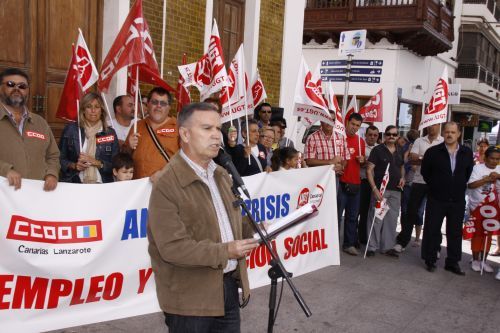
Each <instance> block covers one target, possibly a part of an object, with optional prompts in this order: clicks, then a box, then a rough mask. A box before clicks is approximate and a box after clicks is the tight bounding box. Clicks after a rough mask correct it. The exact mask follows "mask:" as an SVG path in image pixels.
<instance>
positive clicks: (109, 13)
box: [101, 0, 130, 111]
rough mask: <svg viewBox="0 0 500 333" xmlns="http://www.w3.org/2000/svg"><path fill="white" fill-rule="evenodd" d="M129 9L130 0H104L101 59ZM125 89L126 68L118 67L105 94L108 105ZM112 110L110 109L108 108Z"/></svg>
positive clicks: (111, 43)
mask: <svg viewBox="0 0 500 333" xmlns="http://www.w3.org/2000/svg"><path fill="white" fill-rule="evenodd" d="M129 9H130V0H104V12H103V20H102V21H103V32H102V50H101V52H102V53H101V59H102V60H103V61H104V58H105V57H106V55H107V54H108V51H109V49H110V48H111V45H113V42H114V41H115V38H116V35H118V32H119V31H120V28H121V26H122V24H123V22H124V21H125V19H126V18H127V15H128V12H129ZM126 90H127V69H126V68H122V69H120V70H119V71H118V72H117V74H116V75H115V76H114V78H113V79H112V80H111V84H110V87H109V91H108V93H107V94H106V95H105V97H106V101H107V102H108V105H109V107H110V108H111V107H112V105H113V99H114V98H115V97H116V96H118V95H123V94H125V93H126ZM110 111H112V110H110Z"/></svg>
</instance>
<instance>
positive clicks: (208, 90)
mask: <svg viewBox="0 0 500 333" xmlns="http://www.w3.org/2000/svg"><path fill="white" fill-rule="evenodd" d="M178 68H179V73H180V74H181V75H182V77H183V78H184V81H185V83H184V86H185V87H189V86H195V87H196V88H197V89H198V90H199V91H200V98H201V100H202V101H203V100H205V99H207V98H208V97H210V95H212V94H213V93H216V92H219V91H221V90H223V89H225V87H226V86H227V85H228V84H229V83H228V78H227V71H226V67H225V65H224V55H223V54H222V44H221V41H220V37H219V29H218V28H217V22H216V21H215V20H214V25H213V27H212V35H211V36H210V43H209V45H208V51H207V53H205V54H204V55H203V57H201V59H200V60H198V61H197V62H195V63H191V64H187V65H183V66H178Z"/></svg>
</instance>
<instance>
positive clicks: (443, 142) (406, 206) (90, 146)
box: [0, 68, 500, 327]
mask: <svg viewBox="0 0 500 333" xmlns="http://www.w3.org/2000/svg"><path fill="white" fill-rule="evenodd" d="M0 82H1V86H0V102H1V107H0V175H1V176H3V177H6V178H7V180H8V183H9V185H11V186H14V187H15V189H19V188H20V187H21V183H22V179H23V178H28V179H38V180H43V181H44V185H43V187H44V190H45V191H52V190H54V189H56V187H57V183H58V181H62V182H71V183H84V184H95V183H109V182H113V181H124V180H130V179H139V178H144V177H150V179H151V181H152V182H153V183H155V184H163V185H162V186H163V188H169V190H168V191H170V192H172V191H173V192H172V195H173V196H176V197H179V198H181V199H183V198H184V199H185V194H183V193H178V192H176V191H175V189H172V188H170V187H171V186H183V187H186V186H187V185H188V183H189V181H190V180H189V179H190V178H189V177H187V179H171V180H167V179H166V177H167V175H168V174H172V175H175V174H177V173H181V172H182V174H184V172H186V170H191V171H189V172H192V170H194V172H195V173H192V174H190V173H189V172H188V173H187V174H189V175H195V174H196V175H197V177H199V179H201V180H202V181H203V183H205V184H206V185H207V186H208V187H209V189H210V194H211V200H212V201H213V202H214V205H216V213H217V214H216V215H214V219H216V220H218V221H219V223H220V225H221V230H222V229H224V230H226V232H227V234H224V233H223V235H222V236H223V237H222V241H223V243H224V244H226V243H228V244H230V245H229V247H228V248H224V249H221V248H215V249H214V248H212V247H209V246H208V247H206V248H205V247H204V246H201V245H200V247H199V253H198V252H197V253H198V254H199V255H200V256H201V255H202V254H203V253H204V251H208V252H207V253H209V252H210V251H213V254H214V257H216V258H217V260H215V261H213V262H211V263H210V264H208V265H209V266H214V265H215V266H217V267H225V268H224V277H225V276H226V275H225V274H226V271H227V272H234V271H235V267H236V266H237V265H238V267H240V268H241V267H244V264H243V262H244V260H241V259H242V256H244V255H246V254H247V253H248V252H249V251H250V250H251V249H252V248H254V247H255V246H256V244H255V243H254V242H252V241H250V240H245V239H242V236H243V235H251V233H250V232H249V231H246V230H243V231H242V230H241V229H235V226H234V225H235V223H234V222H233V221H232V220H231V219H232V218H234V216H240V217H238V218H241V215H240V214H235V213H234V212H233V211H227V209H224V205H223V204H222V203H223V202H225V201H227V200H225V199H224V198H225V196H228V195H229V194H228V193H230V192H228V190H227V188H226V185H223V183H224V182H223V178H220V177H222V176H220V175H219V174H218V173H217V171H216V170H217V167H216V166H215V164H214V163H213V162H211V161H212V159H214V160H215V162H217V158H216V157H217V152H218V151H219V149H220V148H221V147H222V148H223V149H224V150H225V151H226V152H227V153H229V155H230V156H231V158H232V161H233V163H234V165H235V166H236V169H237V170H238V172H239V173H240V175H241V176H250V175H254V174H258V173H261V172H274V171H282V170H289V169H294V168H300V167H315V166H322V165H330V166H331V169H332V172H334V173H335V175H336V183H337V208H338V216H337V218H338V222H339V230H343V237H342V239H343V244H342V249H343V251H344V252H346V253H347V254H349V255H353V256H357V255H359V254H360V249H361V247H362V246H363V245H365V246H366V256H367V257H373V256H375V255H377V253H380V254H384V255H387V256H390V257H393V258H397V257H399V256H400V255H401V254H402V252H403V250H404V249H405V248H406V247H407V246H409V244H410V243H411V239H412V233H413V230H414V228H415V232H416V237H415V239H414V241H413V243H412V246H420V247H421V257H422V259H423V261H424V264H425V268H426V269H427V270H428V271H429V272H434V271H435V270H436V261H437V260H438V259H439V258H440V252H441V242H442V238H443V237H442V233H441V228H442V223H443V220H444V218H446V238H447V256H446V259H445V269H446V270H448V271H450V272H452V273H455V274H457V275H464V274H465V273H464V271H463V270H462V268H461V267H460V265H459V262H460V261H461V256H462V226H463V223H464V221H465V220H466V216H470V215H471V214H473V213H474V212H475V210H476V208H477V207H478V205H480V204H481V203H482V202H483V200H484V198H485V196H486V195H487V194H488V193H497V192H500V166H499V163H500V149H498V148H497V147H495V146H490V145H489V143H488V141H487V140H485V139H483V140H480V141H479V142H478V150H477V152H476V153H475V154H473V152H472V151H471V150H470V149H469V148H468V147H466V146H464V145H462V144H459V138H460V135H461V129H460V126H459V125H458V124H457V123H455V122H448V123H446V124H444V125H443V126H442V124H436V125H432V126H430V127H428V128H427V129H426V135H425V136H422V137H420V135H419V132H418V131H414V130H412V131H410V132H408V133H407V135H406V137H403V136H400V132H399V130H398V128H397V127H396V126H393V125H390V126H387V127H386V128H385V130H384V131H383V133H382V135H381V134H380V133H379V129H378V128H377V127H375V126H373V125H370V126H368V127H366V128H365V134H364V138H362V137H361V136H360V135H359V134H358V131H359V129H360V128H361V125H362V123H363V118H362V117H361V116H360V115H359V114H357V113H352V114H351V115H350V116H349V117H348V119H347V122H346V124H345V132H346V135H345V136H342V135H339V134H338V133H336V132H335V131H334V130H333V127H332V126H331V125H329V124H327V123H323V122H322V123H321V126H320V127H319V129H318V130H317V131H315V132H314V133H312V134H310V135H309V136H308V137H307V139H306V143H305V148H304V152H303V155H302V156H301V153H300V152H299V151H297V150H296V149H295V148H294V142H293V141H292V140H290V139H289V138H287V137H285V129H286V121H285V120H284V119H283V118H281V117H277V116H276V115H273V108H272V107H271V105H270V104H268V103H262V104H260V105H259V106H258V107H257V108H256V112H255V116H254V117H249V119H248V120H243V121H241V122H239V121H236V122H234V123H226V124H223V125H221V124H220V117H219V118H217V116H216V115H215V112H217V113H219V114H220V112H221V105H220V102H219V100H218V99H217V98H210V99H209V100H206V101H205V103H195V104H191V105H188V106H186V107H185V108H184V110H183V111H181V113H180V114H179V115H177V116H175V115H174V114H172V112H171V110H170V108H171V105H172V96H171V95H170V93H169V92H168V91H167V90H165V89H163V88H160V87H155V88H153V89H152V90H151V91H150V92H149V94H148V95H147V98H146V100H145V101H144V104H143V107H144V110H143V112H141V113H140V115H142V114H144V117H141V118H142V119H140V120H138V121H137V122H135V119H134V100H133V98H132V97H131V96H128V95H123V96H118V97H116V98H115V99H114V102H113V111H114V112H113V114H114V119H112V121H110V119H107V117H106V112H105V111H106V110H105V104H104V101H103V100H102V98H101V96H100V95H98V94H96V93H93V92H90V93H87V94H86V95H85V96H83V98H82V99H81V101H80V109H79V110H78V114H79V117H78V119H79V121H78V122H73V123H68V124H67V125H66V126H65V128H64V130H63V132H62V135H61V137H60V140H59V142H58V143H57V142H56V139H55V137H54V135H53V133H52V131H51V129H50V127H49V126H48V124H47V122H46V121H45V120H44V119H43V118H42V117H40V116H39V115H37V114H34V113H32V112H29V110H28V108H27V103H28V97H29V87H30V83H29V77H28V75H27V74H26V73H24V72H23V71H21V70H19V69H16V68H8V69H6V70H4V71H3V72H1V73H0ZM201 111H203V112H204V113H203V116H202V114H201V113H200V112H201ZM332 118H335V116H334V114H333V112H332ZM111 124H113V125H111ZM221 130H222V131H221ZM441 131H442V133H443V135H441ZM221 132H222V134H221ZM179 156H180V157H179ZM182 161H184V162H182ZM167 164H168V165H170V164H171V165H172V167H171V168H165V166H166V165H167ZM174 166H177V167H174ZM175 168H178V169H175ZM387 173H388V175H389V178H388V180H387V181H386V183H385V185H384V186H385V191H382V190H381V185H382V183H383V182H384V178H385V175H386V174H387ZM214 177H215V178H214ZM214 179H215V180H214ZM179 182H180V184H177V183H179ZM224 184H225V183H224ZM158 186H160V185H158ZM155 191H156V190H155ZM200 191H201V189H200V188H196V189H193V193H192V195H193V197H198V196H199V197H200V198H202V197H203V196H204V195H206V192H204V191H201V192H200ZM154 193H156V192H154ZM155 195H157V196H164V195H165V193H163V192H162V193H156V194H155ZM466 197H467V198H468V202H467V207H466ZM162 198H163V197H162ZM163 199H165V198H163ZM163 199H162V200H163ZM222 199H224V200H222ZM154 200H156V199H154ZM154 200H153V199H152V203H153V207H154V208H153V209H152V212H151V216H152V217H151V218H150V221H151V222H152V225H153V227H152V229H148V230H149V232H150V233H151V234H150V254H151V256H152V258H153V266H155V265H157V266H158V267H157V268H156V270H155V273H157V285H160V286H161V285H162V284H163V283H164V282H161V281H159V278H158V276H161V275H162V274H170V273H172V272H170V271H169V270H170V269H173V268H172V267H170V268H168V269H167V270H164V269H163V268H160V266H161V265H162V263H161V260H162V259H161V257H163V251H164V249H160V248H156V247H155V246H157V245H158V244H156V245H155V243H154V241H153V238H154V240H155V241H156V242H161V244H159V245H158V246H160V245H161V246H163V245H165V244H167V243H168V244H171V243H169V242H173V243H175V241H176V240H175V239H166V238H160V237H158V238H157V237H156V236H155V235H153V234H154V233H155V232H156V235H159V233H163V232H164V231H168V230H167V229H168V228H167V229H165V228H166V227H165V226H163V225H157V224H156V223H157V222H158V219H159V218H160V215H159V214H163V213H164V211H165V209H167V208H168V207H166V208H165V207H162V206H161V204H162V202H163V201H161V200H160V199H158V200H159V201H158V205H156V201H154ZM165 200H166V199H165ZM496 200H497V204H498V196H497V197H496ZM155 205H156V206H155ZM381 205H382V206H383V205H386V206H388V208H389V209H387V212H386V213H385V214H384V215H382V216H381V215H380V214H378V210H377V208H380V207H381ZM181 206H182V205H181ZM182 207H184V206H182ZM170 208H171V207H170ZM183 209H184V208H183ZM194 213H196V211H194V212H189V211H186V212H185V214H186V215H185V216H184V217H183V218H184V219H185V220H183V221H184V222H185V223H186V221H190V222H189V223H193V225H194V226H196V225H198V224H197V222H196V221H195V220H196V216H195V215H193V214H194ZM205 213H206V214H208V215H210V214H212V215H213V214H214V211H213V210H210V211H207V212H204V213H203V214H205ZM155 214H156V215H155ZM179 214H180V215H182V214H184V213H179ZM233 215H234V216H233ZM155 216H156V217H158V219H156V218H155ZM228 216H229V217H230V216H232V217H231V219H230V218H229V217H228ZM398 221H400V224H401V231H400V232H399V233H397V224H398ZM230 225H232V228H233V232H237V235H236V234H233V232H231V227H230ZM172 228H173V229H172V230H170V231H174V232H178V234H173V235H174V236H176V237H181V236H179V235H180V234H183V233H186V232H187V231H186V229H176V228H178V226H177V227H176V228H174V227H172ZM203 230H204V231H203V232H208V231H207V230H205V229H203ZM228 230H229V231H228ZM235 230H237V231H235ZM422 230H423V236H422V238H421V235H422ZM200 232H201V231H200ZM221 232H222V231H221ZM196 233H197V232H195V234H196ZM198 236H200V237H201V238H203V237H208V236H206V235H205V234H203V235H201V234H200V235H198ZM169 237H170V236H169ZM167 238H168V237H167ZM170 238H171V237H170ZM209 238H213V239H215V240H218V243H220V241H221V238H220V235H219V236H216V235H214V234H213V232H212V233H210V234H209ZM173 243H172V244H173ZM151 244H153V245H151ZM162 244H163V245H162ZM165 246H166V245H165ZM490 246H491V237H485V236H474V237H473V238H472V241H471V250H472V254H473V259H472V261H471V269H472V270H473V271H485V272H493V271H494V269H493V267H491V266H490V265H489V264H488V263H487V262H486V261H485V260H484V259H486V257H487V255H488V253H489V251H490ZM499 246H500V245H499V243H498V238H497V249H496V251H494V252H493V253H492V255H497V256H498V255H500V248H498V247H499ZM183 250H185V251H188V250H186V249H185V248H183ZM196 251H198V250H196ZM221 251H222V252H221ZM188 252H189V251H188ZM188 252H186V253H185V256H188V257H189V256H192V255H193V253H188ZM182 253H183V252H182V251H180V252H179V253H175V254H169V256H170V257H171V258H172V260H173V261H176V260H180V261H182V255H183V254H182ZM186 258H187V257H186ZM189 258H191V257H189ZM193 258H194V257H193ZM154 260H157V262H156V263H155V261H154ZM193 260H194V261H193V262H192V263H191V262H190V263H191V264H193V265H196V262H198V261H199V262H203V259H202V258H199V257H196V258H195V259H193ZM180 263H181V264H182V262H180ZM153 268H155V267H153ZM176 269H177V268H176ZM176 269H173V270H174V271H175V270H176ZM239 272H240V274H244V273H243V272H242V271H241V269H240V270H239ZM207 274H208V273H207ZM210 274H211V273H210ZM496 278H497V279H499V280H500V269H499V271H498V273H497V274H496ZM213 279H214V281H215V279H216V276H214V277H213ZM212 282H213V281H212ZM214 283H215V282H214ZM224 283H226V280H224ZM228 283H233V281H229V282H228ZM224 286H225V285H224ZM166 288H167V287H166ZM167 289H168V288H167ZM216 289H217V288H216ZM214 292H220V290H219V289H217V290H214ZM194 294H195V293H193V295H194ZM236 296H237V295H236ZM245 296H246V294H245ZM193 297H194V296H193ZM178 306H179V307H183V306H184V304H179V305H178ZM168 307H169V306H167V308H168ZM169 309H170V310H172V311H173V312H174V313H176V311H177V310H176V309H172V308H169ZM219 310H220V309H219V308H217V309H216V310H214V311H213V313H219V312H220V311H219ZM166 312H168V311H166ZM181 312H182V311H181ZM188 312H189V311H188ZM194 312H195V313H198V312H196V311H194ZM198 314H201V315H203V314H202V313H201V312H199V313H198ZM174 319H175V320H178V318H172V317H168V316H167V324H168V321H170V322H172V321H174ZM180 327H181V326H180Z"/></svg>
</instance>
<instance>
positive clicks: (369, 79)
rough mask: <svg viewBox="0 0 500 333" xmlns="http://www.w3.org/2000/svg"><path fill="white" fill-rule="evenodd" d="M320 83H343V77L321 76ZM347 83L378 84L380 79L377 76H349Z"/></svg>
mask: <svg viewBox="0 0 500 333" xmlns="http://www.w3.org/2000/svg"><path fill="white" fill-rule="evenodd" d="M321 81H334V82H343V81H345V76H336V75H323V76H321ZM349 81H351V82H361V83H380V77H379V76H351V77H350V79H349Z"/></svg>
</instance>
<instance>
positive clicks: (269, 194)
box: [0, 166, 339, 332]
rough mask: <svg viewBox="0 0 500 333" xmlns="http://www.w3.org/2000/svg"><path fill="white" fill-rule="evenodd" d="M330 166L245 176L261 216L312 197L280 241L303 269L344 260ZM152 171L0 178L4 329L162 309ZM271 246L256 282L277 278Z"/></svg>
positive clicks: (252, 263)
mask: <svg viewBox="0 0 500 333" xmlns="http://www.w3.org/2000/svg"><path fill="white" fill-rule="evenodd" d="M329 169H330V168H329V167H328V166H325V167H317V168H309V169H298V170H290V171H285V172H275V173H271V174H260V175H256V176H252V177H247V178H245V182H246V184H247V187H248V188H249V191H250V193H251V195H252V198H254V199H253V200H252V201H250V202H249V203H250V207H251V208H250V209H251V212H252V214H253V215H254V216H255V217H256V219H257V220H259V221H261V220H266V221H268V222H270V223H272V222H273V221H276V220H278V219H279V218H281V217H284V216H286V215H288V214H290V213H291V212H293V211H294V210H296V209H297V207H299V206H301V205H303V204H305V203H306V202H316V203H317V205H318V206H319V214H318V215H317V216H315V217H313V218H311V219H309V220H307V221H305V222H304V223H301V224H299V225H297V226H295V227H294V228H292V229H289V230H288V231H286V232H284V234H283V235H280V236H279V237H278V238H277V239H276V240H275V241H273V246H274V247H275V248H276V249H277V250H278V253H279V255H280V257H281V258H282V259H283V262H284V265H285V267H286V269H287V270H288V271H290V272H293V273H294V276H299V275H302V274H305V273H307V272H311V271H314V270H317V269H319V268H322V267H325V266H328V265H335V264H337V265H338V264H339V244H338V231H337V218H336V200H335V193H336V191H335V182H334V181H333V180H334V178H333V173H332V172H331V171H330V170H329ZM150 192H151V185H150V183H149V180H148V179H142V180H135V181H129V182H119V183H112V184H99V185H80V184H66V183H60V184H59V185H58V187H57V189H56V190H55V191H54V192H44V191H43V190H42V182H40V181H32V180H26V179H24V180H23V184H22V188H21V189H20V190H18V191H14V189H13V187H9V186H8V185H7V181H6V179H5V178H1V177H0V212H1V214H0V249H1V250H2V254H1V256H0V322H1V323H2V331H4V332H40V331H46V330H54V329H60V328H64V327H70V326H78V325H83V324H89V323H94V322H101V321H108V320H113V319H119V318H125V317H131V316H137V315H141V314H146V313H152V312H158V311H160V308H159V307H158V301H157V299H156V291H155V285H154V279H153V276H152V271H151V268H150V258H149V254H148V252H147V246H148V242H147V239H146V223H147V206H148V202H149V196H150ZM268 261H269V254H268V253H267V251H266V250H265V249H263V248H258V249H256V250H254V251H253V252H252V253H251V254H250V255H249V256H248V257H247V262H248V266H249V274H250V284H251V287H252V288H255V287H259V286H263V285H266V284H268V283H269V278H268V277H267V270H268V268H269V266H267V263H268Z"/></svg>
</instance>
